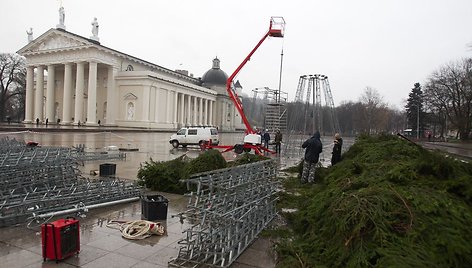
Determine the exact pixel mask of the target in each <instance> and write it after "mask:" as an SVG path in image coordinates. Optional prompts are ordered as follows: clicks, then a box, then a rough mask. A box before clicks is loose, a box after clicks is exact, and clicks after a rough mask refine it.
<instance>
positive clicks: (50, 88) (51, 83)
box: [46, 64, 56, 123]
mask: <svg viewBox="0 0 472 268" xmlns="http://www.w3.org/2000/svg"><path fill="white" fill-rule="evenodd" d="M55 69H56V68H55V67H54V65H52V64H51V65H48V81H47V91H46V119H48V121H49V123H51V122H55V121H56V119H55V113H54V103H55V96H56V94H55V86H56V85H55V84H56V83H55V80H56V72H55Z"/></svg>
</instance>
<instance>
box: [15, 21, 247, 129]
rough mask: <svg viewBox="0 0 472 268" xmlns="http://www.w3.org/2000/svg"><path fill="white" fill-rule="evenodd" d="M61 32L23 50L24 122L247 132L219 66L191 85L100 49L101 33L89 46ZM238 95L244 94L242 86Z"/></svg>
mask: <svg viewBox="0 0 472 268" xmlns="http://www.w3.org/2000/svg"><path fill="white" fill-rule="evenodd" d="M62 23H63V22H62ZM60 26H61V25H58V27H57V28H55V29H50V30H48V31H47V32H45V33H43V34H42V35H40V36H39V37H38V38H36V39H31V40H30V42H29V43H28V44H27V45H26V46H24V47H23V48H21V49H20V50H19V51H18V54H20V55H22V56H24V57H25V58H26V62H27V77H26V103H25V123H36V122H37V121H39V122H45V121H46V120H47V121H48V122H49V123H50V124H54V123H59V124H63V125H80V124H84V123H85V124H86V125H88V126H89V125H90V126H96V125H98V124H99V123H100V124H101V125H106V126H117V127H136V128H148V129H160V130H175V129H178V128H180V127H182V126H188V125H213V126H217V127H219V129H220V130H226V131H232V130H236V129H244V124H243V123H242V120H241V117H240V115H239V114H238V112H237V110H236V109H235V107H234V105H233V102H232V101H231V100H230V99H229V97H228V94H227V92H226V80H227V78H228V76H227V74H226V73H225V72H224V71H222V70H221V69H220V61H219V59H217V58H216V59H214V60H213V66H212V68H211V69H210V70H208V71H207V72H206V73H205V74H204V75H203V76H202V77H201V78H194V77H191V76H188V75H187V74H186V73H185V72H181V71H173V70H170V69H167V68H164V67H162V66H159V65H156V64H153V63H150V62H148V61H145V60H142V59H139V58H136V57H133V56H131V55H128V54H125V53H122V52H120V51H116V50H114V49H112V48H108V47H106V46H103V45H101V44H100V43H99V42H98V38H97V37H98V36H96V33H94V37H95V38H92V37H91V38H90V39H89V38H86V37H82V36H79V35H77V34H74V33H71V32H68V31H66V30H65V27H60ZM62 26H63V25H62ZM235 89H236V91H237V92H238V94H240V92H241V87H240V85H239V83H236V88H235Z"/></svg>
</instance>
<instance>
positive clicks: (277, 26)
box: [226, 17, 285, 135]
mask: <svg viewBox="0 0 472 268" xmlns="http://www.w3.org/2000/svg"><path fill="white" fill-rule="evenodd" d="M284 30H285V20H284V19H283V17H271V18H270V25H269V30H268V31H267V33H266V34H265V35H264V36H263V37H262V38H261V40H260V41H259V43H257V45H256V46H255V47H254V49H252V51H251V52H250V53H249V55H247V57H246V58H245V59H244V61H243V62H241V64H240V65H239V66H238V68H237V69H236V70H235V71H234V72H233V74H231V76H230V77H229V78H228V80H227V81H226V91H227V92H228V95H229V97H230V98H231V100H232V101H233V103H234V106H236V109H237V110H238V112H239V115H241V118H242V120H243V122H244V125H245V126H246V131H247V134H248V135H249V134H255V132H254V130H253V129H252V127H251V124H249V121H248V120H247V117H246V115H245V114H244V110H243V105H242V103H241V101H240V100H239V97H238V95H237V93H236V92H234V91H233V90H232V88H231V86H232V84H233V79H234V78H235V77H236V75H237V74H238V73H239V72H240V71H241V69H242V68H243V67H244V65H246V63H247V62H248V61H249V60H250V59H251V56H252V55H253V54H254V52H256V50H257V49H258V48H259V47H260V46H261V44H262V43H263V42H264V40H265V39H266V38H267V37H268V36H271V37H283V36H284Z"/></svg>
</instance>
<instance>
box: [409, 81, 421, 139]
mask: <svg viewBox="0 0 472 268" xmlns="http://www.w3.org/2000/svg"><path fill="white" fill-rule="evenodd" d="M405 109H406V117H407V123H408V127H409V128H411V129H413V132H414V133H415V134H416V132H417V130H418V129H419V136H421V133H422V132H423V130H424V125H425V121H424V111H423V91H422V90H421V85H420V83H415V84H414V86H413V88H412V89H411V92H410V94H408V100H407V103H406V105H405Z"/></svg>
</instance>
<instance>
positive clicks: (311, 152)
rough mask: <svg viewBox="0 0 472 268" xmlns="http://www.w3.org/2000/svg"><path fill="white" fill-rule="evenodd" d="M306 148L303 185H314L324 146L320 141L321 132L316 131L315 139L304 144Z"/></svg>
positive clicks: (312, 138) (310, 139) (303, 146)
mask: <svg viewBox="0 0 472 268" xmlns="http://www.w3.org/2000/svg"><path fill="white" fill-rule="evenodd" d="M302 148H305V159H304V161H303V172H302V178H301V181H302V183H306V182H307V181H308V182H309V183H313V182H314V181H315V167H316V164H317V163H318V161H319V159H320V153H321V152H322V151H323V145H322V144H321V140H320V132H319V131H316V132H315V134H313V137H311V138H309V139H308V140H306V141H305V142H304V143H303V144H302Z"/></svg>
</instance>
